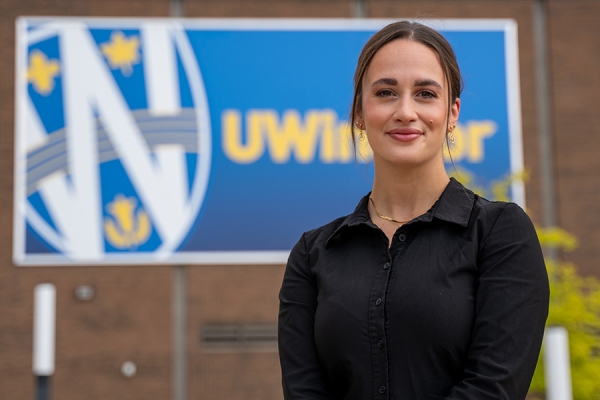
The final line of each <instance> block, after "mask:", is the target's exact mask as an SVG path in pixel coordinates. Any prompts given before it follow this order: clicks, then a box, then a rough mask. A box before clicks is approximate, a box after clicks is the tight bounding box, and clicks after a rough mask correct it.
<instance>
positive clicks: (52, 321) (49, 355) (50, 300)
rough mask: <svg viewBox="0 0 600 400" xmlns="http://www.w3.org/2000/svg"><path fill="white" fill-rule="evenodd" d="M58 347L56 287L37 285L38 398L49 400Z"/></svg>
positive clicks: (35, 358)
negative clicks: (56, 348) (50, 382)
mask: <svg viewBox="0 0 600 400" xmlns="http://www.w3.org/2000/svg"><path fill="white" fill-rule="evenodd" d="M55 347H56V287H55V286H54V285H53V284H51V283H41V284H39V285H36V286H35V289H34V292H33V373H34V374H35V375H36V376H37V377H38V379H37V386H38V387H37V396H36V398H37V399H38V400H48V399H49V398H50V393H49V389H48V387H49V380H50V376H51V375H52V374H54V355H55Z"/></svg>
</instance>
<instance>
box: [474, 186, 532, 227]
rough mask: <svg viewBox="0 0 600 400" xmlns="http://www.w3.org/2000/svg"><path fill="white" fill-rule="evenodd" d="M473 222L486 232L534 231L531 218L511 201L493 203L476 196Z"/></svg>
mask: <svg viewBox="0 0 600 400" xmlns="http://www.w3.org/2000/svg"><path fill="white" fill-rule="evenodd" d="M471 222H472V223H476V224H477V225H479V226H480V227H484V230H486V231H488V232H489V231H491V230H496V231H497V230H499V229H500V230H501V229H502V228H503V227H506V228H512V229H511V230H514V229H525V230H527V231H530V232H531V231H534V230H535V228H534V225H533V222H532V221H531V218H530V217H529V215H527V213H526V212H525V210H523V208H521V206H520V205H518V204H517V203H514V202H511V201H491V200H487V199H485V198H484V197H481V196H478V195H475V201H474V204H473V212H472V214H471Z"/></svg>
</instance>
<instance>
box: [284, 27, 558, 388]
mask: <svg viewBox="0 0 600 400" xmlns="http://www.w3.org/2000/svg"><path fill="white" fill-rule="evenodd" d="M354 81H355V82H354V90H355V93H354V102H353V107H352V115H351V118H352V124H353V126H356V127H357V128H358V130H359V131H360V135H359V138H360V137H361V136H363V135H366V137H367V139H368V141H369V144H370V146H371V148H372V149H373V162H374V166H375V177H374V182H373V190H372V192H371V193H370V194H368V195H367V196H365V197H364V198H363V199H362V200H361V201H360V202H359V204H358V206H357V208H356V210H355V211H354V213H352V214H350V215H348V216H346V217H342V218H339V219H336V220H335V221H333V222H331V223H329V224H327V225H325V226H323V227H321V228H318V229H316V230H313V231H310V232H307V233H305V234H304V235H303V236H302V238H301V239H300V241H299V242H298V243H297V244H296V246H295V247H294V249H293V250H292V253H291V255H290V258H289V260H288V264H287V267H286V271H285V276H284V280H283V285H282V287H281V292H280V302H281V303H280V312H279V350H280V360H281V368H282V374H283V388H284V394H285V398H286V399H348V400H350V399H351V400H359V399H360V400H363V399H402V400H425V399H427V400H429V399H447V400H450V399H452V400H454V399H472V400H484V399H490V400H492V399H493V400H499V399H507V400H508V399H510V400H518V399H524V398H525V396H526V393H527V390H528V388H529V384H530V380H531V376H532V374H533V370H534V368H535V364H536V361H537V358H538V354H539V350H540V345H541V341H542V335H543V331H544V324H545V321H546V317H547V313H548V295H549V291H548V280H547V275H546V269H545V266H544V261H543V258H542V253H541V249H540V246H539V242H538V240H537V236H536V233H535V230H534V228H533V225H532V224H531V221H530V220H529V218H528V217H527V215H526V214H525V213H524V212H523V210H521V208H519V207H518V206H517V205H515V204H513V203H503V202H489V201H487V200H485V199H483V198H481V197H479V196H477V195H475V194H473V192H471V191H470V190H468V189H466V188H464V187H463V186H462V185H461V184H460V183H458V182H457V181H455V180H453V179H450V178H448V175H447V173H446V171H445V168H444V162H443V157H442V146H443V144H444V141H447V140H448V136H450V140H451V139H452V138H451V135H452V133H451V132H452V130H453V129H454V127H455V125H456V123H457V120H458V115H459V111H460V98H459V96H460V91H461V78H460V72H459V69H458V64H457V62H456V59H455V56H454V53H453V51H452V48H451V47H450V45H449V44H448V42H447V41H446V40H445V39H444V38H443V37H442V36H441V35H440V34H439V33H437V32H436V31H434V30H432V29H430V28H428V27H426V26H424V25H421V24H418V23H414V22H408V21H402V22H396V23H393V24H390V25H388V26H386V27H385V28H383V29H382V30H381V31H379V32H377V33H376V34H375V35H374V36H373V37H372V38H371V39H370V40H369V41H368V42H367V44H366V45H365V47H364V49H363V51H362V53H361V55H360V57H359V60H358V67H357V70H356V73H355V77H354Z"/></svg>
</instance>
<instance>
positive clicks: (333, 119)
mask: <svg viewBox="0 0 600 400" xmlns="http://www.w3.org/2000/svg"><path fill="white" fill-rule="evenodd" d="M320 118H321V121H322V123H323V133H322V134H321V135H322V136H321V142H320V152H319V158H320V160H321V162H323V163H325V164H332V163H334V162H335V161H336V158H337V155H338V151H337V147H338V143H339V142H340V139H341V138H340V136H339V132H338V131H337V114H336V113H335V111H332V110H325V111H323V112H321V116H320Z"/></svg>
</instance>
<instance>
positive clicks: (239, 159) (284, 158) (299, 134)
mask: <svg viewBox="0 0 600 400" xmlns="http://www.w3.org/2000/svg"><path fill="white" fill-rule="evenodd" d="M221 125H222V146H223V152H224V153H225V155H226V156H227V157H228V158H229V159H230V160H231V161H233V162H236V163H238V164H249V163H253V162H255V161H257V160H258V159H260V158H261V157H262V156H263V155H264V153H265V149H268V153H269V155H270V157H271V160H272V161H273V162H274V163H277V164H284V163H287V162H289V161H290V159H291V158H292V157H294V159H295V160H296V161H297V162H299V163H302V164H308V163H311V162H313V161H314V159H315V156H316V152H317V146H318V150H319V160H320V161H321V162H322V163H325V164H333V163H343V164H346V163H350V162H352V161H353V145H352V136H351V130H350V126H349V125H348V122H347V121H339V120H338V115H337V113H336V112H335V111H334V110H328V109H325V110H309V111H307V112H306V113H305V115H304V118H302V117H301V115H300V113H299V112H298V111H297V110H286V111H285V112H284V113H283V115H281V117H280V116H279V114H278V113H277V112H276V111H275V110H248V111H247V112H246V118H245V128H246V131H245V141H244V133H243V132H242V117H241V113H240V111H238V110H225V111H224V112H223V114H222V116H221ZM355 144H356V146H355V148H356V159H357V161H358V162H360V163H367V162H369V161H371V160H372V158H373V151H372V150H371V147H370V146H369V143H368V141H367V140H358V138H357V139H356V143H355Z"/></svg>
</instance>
